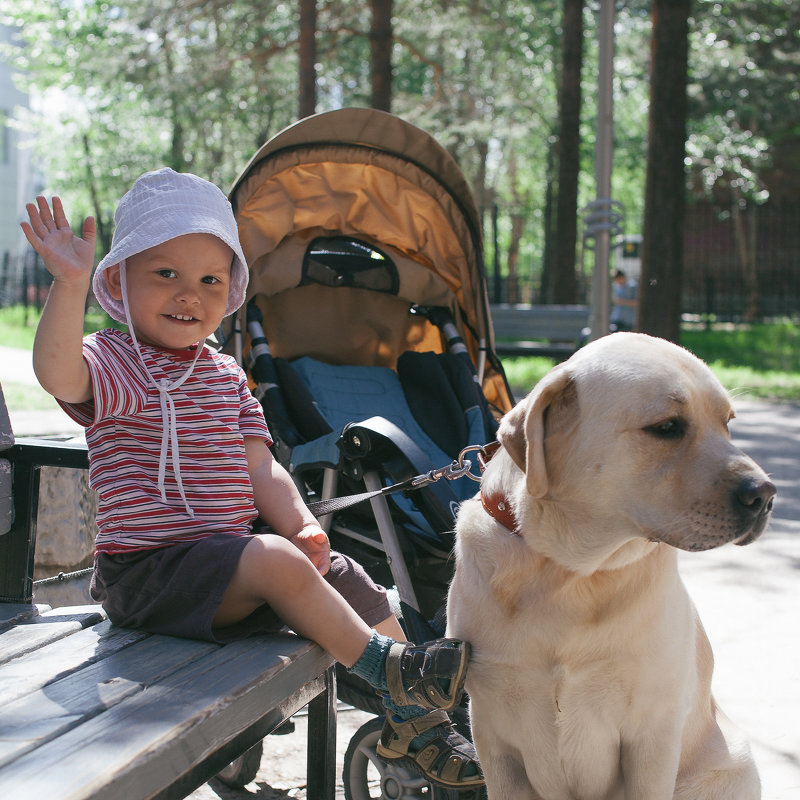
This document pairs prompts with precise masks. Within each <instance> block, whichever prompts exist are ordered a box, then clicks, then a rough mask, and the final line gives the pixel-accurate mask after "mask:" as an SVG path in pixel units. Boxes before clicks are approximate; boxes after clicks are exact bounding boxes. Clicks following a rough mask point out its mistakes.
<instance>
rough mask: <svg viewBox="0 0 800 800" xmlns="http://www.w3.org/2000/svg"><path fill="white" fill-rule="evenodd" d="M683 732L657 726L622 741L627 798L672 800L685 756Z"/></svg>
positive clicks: (670, 725)
mask: <svg viewBox="0 0 800 800" xmlns="http://www.w3.org/2000/svg"><path fill="white" fill-rule="evenodd" d="M680 744H681V732H680V728H679V727H677V726H676V725H674V724H664V725H656V726H653V727H650V728H648V730H647V731H646V732H645V731H639V732H638V735H635V736H634V738H632V739H628V740H625V739H623V742H622V759H621V763H622V781H623V785H624V787H625V800H672V798H673V796H674V794H675V780H676V778H677V775H678V765H679V763H680V756H681V748H680Z"/></svg>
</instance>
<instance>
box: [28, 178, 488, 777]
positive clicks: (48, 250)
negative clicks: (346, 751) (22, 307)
mask: <svg viewBox="0 0 800 800" xmlns="http://www.w3.org/2000/svg"><path fill="white" fill-rule="evenodd" d="M27 212H28V217H29V220H30V221H29V222H23V223H22V228H23V230H24V232H25V235H26V237H27V239H28V241H29V242H30V244H31V246H32V247H33V248H34V249H35V250H36V252H37V253H39V255H40V256H41V257H42V259H43V261H44V263H45V266H46V267H47V269H48V270H49V272H50V273H51V275H52V276H53V283H52V287H51V289H50V293H49V295H48V298H47V302H46V304H45V307H44V311H43V313H42V318H41V322H40V323H39V326H38V328H37V331H36V339H35V342H34V351H33V364H34V369H35V371H36V375H37V378H38V379H39V381H40V383H41V385H42V386H43V387H44V388H45V389H46V390H47V391H48V392H49V393H50V394H52V395H53V396H54V397H55V398H56V399H57V401H58V402H59V404H60V405H61V406H62V407H63V408H64V409H65V411H66V412H67V413H68V414H69V415H70V416H71V417H72V418H73V419H74V420H76V421H77V422H78V423H80V424H81V425H83V426H84V427H85V428H86V441H87V444H88V447H89V463H90V468H89V469H90V471H89V477H90V482H91V485H92V487H93V489H95V490H96V492H97V497H98V511H97V525H98V535H97V540H96V546H95V562H94V572H93V575H92V581H91V587H90V590H91V593H92V596H93V598H94V599H95V600H97V601H98V602H101V603H102V604H103V607H104V608H105V609H106V612H107V613H108V616H109V619H111V621H112V622H114V623H115V624H118V625H123V626H129V627H135V628H140V629H143V630H147V631H151V632H154V633H165V634H171V635H175V636H184V637H189V638H198V639H207V640H211V641H216V642H228V641H232V640H234V639H236V638H241V637H243V636H247V635H250V634H252V633H256V632H264V631H274V630H278V629H280V628H281V627H282V626H283V625H288V626H289V627H290V628H291V629H292V630H294V631H296V632H297V633H298V634H300V635H302V636H306V637H308V638H310V639H312V640H314V641H315V642H318V643H319V644H320V645H321V646H322V647H323V648H325V649H326V650H327V651H328V652H329V653H330V654H331V655H332V656H333V657H334V658H335V659H336V660H337V661H339V662H340V663H342V664H343V665H344V666H345V667H347V668H348V669H350V670H351V671H352V672H353V673H355V674H357V675H359V676H360V677H362V678H363V679H365V680H366V681H368V682H369V683H370V684H371V685H372V686H374V687H375V688H376V690H378V691H379V692H380V693H381V694H382V695H383V697H384V704H385V706H386V708H387V712H386V722H385V724H384V729H383V732H382V735H381V739H380V742H379V743H378V753H379V754H380V755H381V756H382V757H383V758H386V759H401V760H403V761H405V762H407V763H408V764H409V765H410V766H412V767H414V768H415V769H417V770H418V771H420V772H421V773H422V774H423V775H424V776H425V777H426V778H427V779H428V780H430V781H433V782H435V783H439V784H442V785H445V786H449V787H454V788H465V787H471V786H479V785H481V784H482V778H481V776H480V772H479V768H478V764H477V760H476V755H475V750H474V748H473V746H472V744H471V743H470V742H469V741H468V740H466V739H465V738H464V737H462V736H461V735H460V734H459V733H458V732H457V731H455V730H454V728H453V726H452V724H451V722H450V718H449V716H448V714H447V713H446V712H447V711H449V710H451V709H452V708H453V707H454V706H455V705H456V704H457V703H458V700H459V697H460V695H461V691H462V686H463V682H464V677H465V673H466V668H467V660H468V654H469V653H468V646H467V644H466V643H464V642H460V641H456V640H452V639H442V640H436V641H433V642H428V643H426V644H424V645H412V644H407V643H405V642H404V635H403V632H402V629H401V628H400V626H399V624H398V622H397V620H396V618H395V617H394V615H393V614H392V612H391V608H390V606H389V604H388V601H387V599H386V593H385V591H384V590H383V588H382V587H379V586H376V585H375V584H374V583H373V582H372V580H371V579H370V578H369V576H368V575H367V574H366V572H365V571H364V570H363V568H362V567H361V566H360V565H358V564H357V563H355V562H354V561H352V560H351V559H348V558H346V557H345V556H343V555H341V554H337V553H335V552H331V550H330V546H329V542H328V538H327V536H326V534H325V532H324V531H323V530H322V529H321V528H320V526H319V525H318V524H317V521H316V519H315V518H314V517H313V515H312V514H311V513H310V512H309V511H308V509H307V507H306V505H305V503H304V502H303V498H302V497H301V495H300V493H299V491H298V490H297V488H296V486H295V484H294V482H293V481H292V478H291V476H290V475H289V473H288V472H287V471H286V470H285V469H284V468H283V467H282V466H281V465H280V464H279V463H278V462H277V461H275V460H274V458H273V456H272V454H271V452H270V450H269V445H270V444H271V443H272V442H271V439H270V435H269V431H268V429H267V426H266V422H265V420H264V415H263V412H262V410H261V406H260V405H259V403H258V401H257V400H256V399H255V398H254V397H253V395H252V394H251V392H250V391H249V389H248V386H247V378H246V376H245V374H244V372H243V371H242V369H241V368H240V367H239V365H238V364H237V363H236V361H235V359H233V358H232V357H231V356H228V355H224V354H221V353H219V352H216V351H215V350H214V349H213V348H210V347H209V346H208V345H207V344H205V341H206V339H207V338H208V337H209V336H211V334H213V332H214V331H215V330H216V329H217V328H218V327H219V325H220V323H221V322H222V320H223V319H224V318H225V317H226V316H228V315H230V314H232V313H233V312H235V311H236V309H237V308H239V306H240V305H241V304H242V303H243V302H244V300H245V293H246V288H247V281H248V270H247V265H246V263H245V259H244V255H243V254H242V249H241V246H240V244H239V239H238V234H237V227H236V221H235V219H234V216H233V212H232V210H231V206H230V204H229V203H228V200H227V198H226V197H225V195H224V194H223V193H222V192H221V191H220V190H219V189H218V188H217V187H216V186H214V185H213V184H210V183H208V182H207V181H205V180H202V179H201V178H198V177H196V176H194V175H189V174H186V173H177V172H174V171H173V170H170V169H161V170H157V171H154V172H148V173H146V174H144V175H142V176H141V177H140V178H139V179H138V180H137V181H136V182H135V183H134V185H133V187H132V188H131V189H130V191H129V192H128V193H127V194H125V196H124V197H123V198H122V200H121V201H120V203H119V206H118V208H117V210H116V213H115V215H114V221H115V225H116V227H115V232H114V239H113V242H112V246H111V251H110V252H109V253H108V254H107V255H106V256H105V257H104V258H103V259H102V260H101V262H100V263H99V264H98V266H97V269H96V271H95V273H94V277H93V278H92V265H93V262H94V244H95V224H94V220H93V219H92V218H91V217H89V218H87V219H86V220H84V222H83V227H82V231H81V236H76V235H74V234H73V232H72V230H71V229H70V226H69V223H68V222H67V218H66V216H65V213H64V209H63V206H62V204H61V201H60V200H59V198H57V197H54V198H53V199H52V209H51V207H50V205H49V204H48V203H47V201H46V200H45V199H44V198H43V197H38V198H37V199H36V203H35V204H34V203H29V204H28V206H27ZM90 285H91V287H92V288H93V290H94V294H95V296H96V297H97V300H98V302H99V303H100V305H101V306H102V307H103V308H104V309H105V310H106V311H107V312H108V313H109V315H110V316H111V317H112V318H114V319H115V320H117V321H119V322H124V323H125V324H126V325H127V332H125V333H123V332H121V331H118V330H115V329H107V330H101V331H98V332H97V333H94V334H91V335H90V336H87V337H86V338H84V337H83V316H84V308H85V303H86V297H87V294H88V292H89V288H90ZM257 518H259V519H261V520H262V521H263V522H264V523H266V524H267V525H268V526H269V528H270V531H269V532H268V533H258V534H256V533H254V532H253V524H254V522H255V520H256V519H257Z"/></svg>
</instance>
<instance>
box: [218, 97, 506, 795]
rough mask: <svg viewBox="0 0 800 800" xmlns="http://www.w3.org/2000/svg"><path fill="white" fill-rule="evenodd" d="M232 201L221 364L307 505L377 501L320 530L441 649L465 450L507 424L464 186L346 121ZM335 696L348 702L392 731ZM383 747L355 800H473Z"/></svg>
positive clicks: (352, 753)
mask: <svg viewBox="0 0 800 800" xmlns="http://www.w3.org/2000/svg"><path fill="white" fill-rule="evenodd" d="M230 198H231V202H232V204H233V209H234V213H235V215H236V218H237V220H238V223H239V234H240V238H241V242H242V247H243V249H244V253H245V256H246V258H247V261H248V264H249V266H250V273H251V274H250V286H249V289H248V302H247V303H246V305H245V307H244V308H243V309H242V310H241V311H240V312H239V313H238V314H237V316H236V317H235V318H234V319H231V320H228V321H227V323H226V324H227V325H228V326H229V328H228V330H227V331H226V333H227V338H228V344H227V345H226V349H228V350H230V351H232V352H233V351H236V352H237V356H238V357H239V358H240V359H242V363H245V364H246V365H248V369H249V375H250V377H251V379H252V382H253V385H254V391H255V393H256V395H257V396H259V398H260V399H261V401H262V404H263V406H264V409H265V413H266V416H267V422H268V424H269V426H270V429H271V431H272V434H273V437H274V438H275V444H274V446H273V450H274V453H275V455H276V457H277V458H278V460H279V461H280V462H281V463H282V464H283V465H284V466H286V467H287V468H288V469H289V471H290V472H291V474H292V475H293V477H294V479H295V481H296V483H297V485H298V486H299V487H300V488H301V489H302V491H303V492H304V494H305V496H306V497H307V499H308V500H309V502H313V501H320V500H333V499H334V498H340V499H344V498H346V497H349V496H351V495H354V494H359V493H365V492H367V493H369V494H370V495H371V497H370V498H369V501H368V502H362V503H359V504H357V505H351V506H349V507H345V508H342V509H341V510H338V511H336V512H335V513H330V514H328V515H326V516H324V517H321V521H322V522H323V523H324V526H325V527H326V528H327V530H328V532H329V535H330V539H331V543H332V546H333V547H334V548H335V549H337V550H339V551H341V552H344V553H347V554H349V555H351V556H353V557H354V558H356V559H357V560H358V561H360V562H361V563H362V564H363V565H364V566H365V567H366V569H367V571H368V572H369V573H370V575H371V576H372V577H373V579H375V580H376V581H377V582H379V583H382V584H383V585H384V586H387V587H392V588H391V591H390V594H391V596H393V597H394V601H395V605H396V611H397V612H398V616H399V617H400V618H401V622H402V624H403V626H404V628H405V630H406V633H407V635H408V637H409V639H411V640H413V641H424V640H427V639H431V638H434V637H436V636H441V635H442V634H443V631H444V602H445V598H446V592H447V586H448V583H449V581H450V578H451V576H452V563H451V551H452V547H453V520H454V515H455V510H456V509H457V507H458V504H459V502H461V501H462V500H464V499H466V498H467V497H470V496H472V495H474V494H475V492H476V491H477V486H478V485H477V483H475V482H474V479H475V478H478V476H479V470H478V468H477V464H476V459H474V456H473V457H470V455H471V451H469V450H466V451H465V448H467V447H468V446H480V445H483V444H485V443H486V442H489V441H492V440H493V438H494V434H495V431H496V427H497V422H496V420H497V419H498V417H499V416H500V415H502V414H503V413H505V412H506V411H508V410H509V409H510V407H511V405H512V401H511V392H510V390H509V387H508V383H507V381H506V378H505V375H504V373H503V369H502V366H501V364H500V362H499V360H498V358H497V356H496V354H495V353H494V349H493V348H494V336H493V331H492V327H491V320H490V315H489V306H488V298H487V293H486V283H485V276H484V268H483V256H482V243H481V234H480V226H479V218H478V213H477V209H476V207H475V203H474V200H473V197H472V194H471V192H470V190H469V187H468V184H467V182H466V180H465V178H464V176H463V175H462V173H461V171H460V170H459V168H458V166H457V165H456V163H455V161H454V160H453V158H452V157H451V156H450V155H449V154H448V153H447V151H446V150H445V149H444V148H442V147H441V146H440V145H439V144H438V143H437V142H436V141H435V140H434V139H433V138H432V137H430V136H429V135H428V134H427V133H425V132H423V131H422V130H420V129H418V128H416V127H414V126H412V125H410V124H408V123H406V122H404V121H402V120H400V119H399V118H397V117H395V116H392V115H390V114H387V113H384V112H380V111H375V110H371V109H362V108H350V109H341V110H338V111H332V112H328V113H324V114H318V115H315V116H312V117H308V118H306V119H304V120H302V121H300V122H298V123H296V124H294V125H292V126H290V127H289V128H287V129H285V130H284V131H282V132H281V133H279V134H277V135H276V136H275V137H273V138H272V139H271V140H270V141H268V142H267V143H266V144H265V145H264V146H263V147H261V149H260V150H259V151H258V152H257V153H256V154H255V156H254V157H253V158H252V159H251V161H250V163H249V164H248V165H247V166H246V167H245V169H244V170H243V171H242V173H241V175H240V176H239V177H238V178H237V180H236V181H235V183H234V186H233V189H232V190H231V194H230ZM240 332H241V335H240ZM244 332H247V334H248V335H247V336H244V335H243V334H244ZM239 342H242V344H241V345H240V344H239ZM470 462H471V463H470ZM467 472H469V473H470V474H466V473H467ZM459 476H460V477H459ZM442 477H443V478H444V479H441V480H440V479H439V478H442ZM447 478H450V480H448V479H447ZM387 486H388V487H389V490H387V489H385V488H384V487H387ZM384 492H386V493H384ZM333 502H336V501H333ZM338 677H339V681H338V683H339V696H340V697H341V698H342V699H343V700H345V701H346V702H349V703H351V704H353V705H355V706H356V707H358V708H360V709H362V710H365V711H372V712H375V713H376V714H379V715H382V714H383V707H382V705H381V703H380V700H379V698H377V697H376V696H375V694H374V692H373V691H372V690H371V689H370V688H369V687H368V686H367V685H366V684H361V683H360V681H359V680H358V679H357V678H355V677H353V676H350V675H347V674H346V673H345V672H344V671H342V672H341V674H340V675H339V676H338ZM460 716H461V720H460V722H461V724H465V721H464V719H463V716H464V715H463V709H462V710H461V713H460ZM379 732H380V719H376V720H375V721H374V722H372V721H371V722H368V723H367V724H366V725H364V726H362V728H361V729H360V730H359V731H358V732H357V733H356V734H355V735H354V737H353V739H352V740H351V743H350V747H349V748H348V753H347V758H346V759H345V768H344V785H345V794H346V797H348V798H351V799H352V800H364V799H365V798H370V797H392V798H399V797H404V798H412V797H436V796H440V797H463V798H466V797H467V796H468V795H467V794H466V793H465V792H461V793H460V794H459V793H450V794H448V793H446V792H444V793H443V792H442V790H439V789H437V790H435V791H433V790H432V788H431V787H430V786H429V785H428V783H427V782H426V781H422V780H421V779H420V778H419V777H418V776H417V775H416V773H413V772H410V771H408V770H406V769H405V768H402V767H398V766H396V765H395V766H391V765H387V764H385V763H383V762H381V761H380V760H379V759H378V758H377V756H376V755H375V750H374V749H375V744H376V743H377V739H378V735H379ZM374 770H377V773H378V778H379V780H380V792H381V793H380V794H374V792H375V791H376V790H377V789H376V786H375V785H374V784H375V781H374V780H373V781H371V780H370V777H369V776H370V775H371V774H372V772H371V771H374ZM371 792H372V793H371ZM470 796H471V795H470Z"/></svg>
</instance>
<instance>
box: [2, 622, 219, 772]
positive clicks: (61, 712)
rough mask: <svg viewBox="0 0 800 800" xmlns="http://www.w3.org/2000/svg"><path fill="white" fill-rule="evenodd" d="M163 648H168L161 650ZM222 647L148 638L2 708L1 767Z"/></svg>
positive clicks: (162, 638)
mask: <svg viewBox="0 0 800 800" xmlns="http://www.w3.org/2000/svg"><path fill="white" fill-rule="evenodd" d="M165 643H166V646H165ZM219 647H220V645H215V644H212V643H210V642H209V643H205V642H190V641H188V640H180V639H177V640H172V639H169V640H167V639H166V637H161V636H149V637H148V638H147V639H145V640H142V641H141V642H140V643H137V644H136V646H135V647H129V648H127V649H125V650H124V651H121V652H119V651H118V652H114V653H110V654H108V657H107V658H103V659H102V660H100V661H97V662H95V663H92V662H87V664H88V666H86V668H84V669H81V670H80V671H78V672H76V673H73V674H71V675H69V676H67V677H65V678H62V679H60V680H58V681H55V682H54V683H49V684H47V686H45V687H44V688H41V689H38V690H36V691H34V692H32V693H30V694H26V695H24V696H21V697H19V698H18V699H17V700H15V701H13V702H11V703H7V704H6V705H4V706H3V707H2V709H0V731H2V732H3V733H2V740H0V766H2V764H4V763H6V762H7V761H8V760H10V758H11V757H14V756H20V755H22V754H23V753H25V752H28V751H29V750H31V749H33V748H34V747H36V746H38V745H41V744H42V742H45V741H49V740H51V739H53V738H55V736H57V735H60V734H62V733H65V732H66V731H67V730H69V729H70V728H73V727H75V726H76V725H78V724H80V723H81V722H83V721H85V720H87V719H91V718H92V717H94V716H96V715H97V714H98V713H100V712H101V711H104V710H107V709H109V708H111V707H112V706H113V705H115V704H116V703H118V702H121V701H122V700H124V699H126V698H127V697H129V696H130V695H131V694H133V693H134V692H136V691H143V690H144V689H145V688H146V687H147V686H149V685H151V684H153V683H155V682H157V681H160V680H161V679H162V678H164V677H166V676H167V675H170V674H171V673H173V672H175V671H176V670H177V669H179V668H180V667H182V666H184V665H185V664H186V663H187V662H190V661H193V660H195V659H197V658H198V657H199V656H200V655H202V654H204V653H207V652H210V651H211V650H213V649H215V648H219Z"/></svg>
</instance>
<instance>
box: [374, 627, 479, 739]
mask: <svg viewBox="0 0 800 800" xmlns="http://www.w3.org/2000/svg"><path fill="white" fill-rule="evenodd" d="M469 652H470V648H469V644H468V643H467V642H462V641H460V640H458V639H435V640H434V641H432V642H425V643H424V644H407V643H399V642H398V643H395V644H393V645H392V646H391V647H390V649H389V654H388V656H387V657H386V681H387V683H388V686H389V694H390V696H391V698H392V700H393V701H394V702H395V703H397V705H398V706H409V705H415V706H421V707H422V708H426V709H442V710H444V711H450V710H452V709H453V708H455V707H456V706H457V705H458V703H459V700H460V699H461V694H462V691H463V689H464V679H465V678H466V675H467V662H468V661H469ZM465 741H466V740H465Z"/></svg>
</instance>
